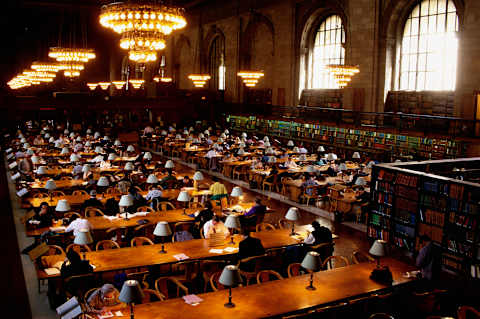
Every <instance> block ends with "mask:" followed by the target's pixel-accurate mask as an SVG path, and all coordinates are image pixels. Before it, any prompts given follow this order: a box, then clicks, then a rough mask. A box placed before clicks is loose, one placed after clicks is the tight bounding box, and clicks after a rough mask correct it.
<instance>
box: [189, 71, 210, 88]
mask: <svg viewBox="0 0 480 319" xmlns="http://www.w3.org/2000/svg"><path fill="white" fill-rule="evenodd" d="M188 78H189V79H190V80H192V82H193V85H194V86H195V87H197V88H203V87H204V86H205V84H206V83H207V81H208V80H210V75H208V74H190V75H189V76H188Z"/></svg>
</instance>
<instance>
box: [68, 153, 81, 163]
mask: <svg viewBox="0 0 480 319" xmlns="http://www.w3.org/2000/svg"><path fill="white" fill-rule="evenodd" d="M79 160H80V157H78V155H77V154H72V155H70V162H78V161H79Z"/></svg>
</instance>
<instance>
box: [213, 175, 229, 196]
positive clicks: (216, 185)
mask: <svg viewBox="0 0 480 319" xmlns="http://www.w3.org/2000/svg"><path fill="white" fill-rule="evenodd" d="M212 180H213V184H212V185H211V186H210V193H211V194H212V198H211V199H212V200H218V199H221V198H222V197H226V196H228V192H227V188H226V187H225V185H223V184H222V183H220V182H219V181H218V178H216V177H212Z"/></svg>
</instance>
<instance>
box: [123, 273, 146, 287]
mask: <svg viewBox="0 0 480 319" xmlns="http://www.w3.org/2000/svg"><path fill="white" fill-rule="evenodd" d="M149 273H150V272H149V271H140V272H131V273H128V274H127V279H128V280H136V281H138V283H139V284H140V286H141V287H142V288H150V287H149V285H148V282H147V277H148V275H149Z"/></svg>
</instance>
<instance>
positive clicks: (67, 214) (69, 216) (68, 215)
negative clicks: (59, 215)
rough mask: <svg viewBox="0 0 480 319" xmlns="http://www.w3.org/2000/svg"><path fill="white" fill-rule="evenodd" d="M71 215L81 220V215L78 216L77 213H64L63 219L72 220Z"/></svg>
mask: <svg viewBox="0 0 480 319" xmlns="http://www.w3.org/2000/svg"><path fill="white" fill-rule="evenodd" d="M73 215H75V216H77V217H78V218H82V215H80V214H79V213H77V212H68V213H66V214H65V215H64V216H63V217H65V218H72V216H73Z"/></svg>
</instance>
